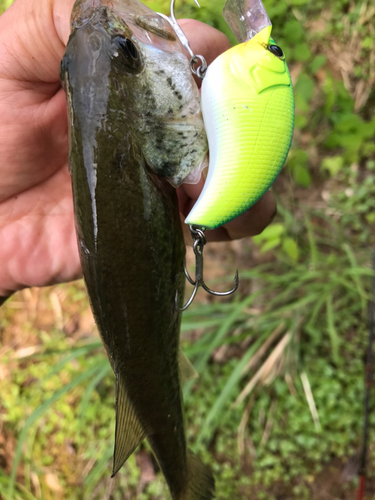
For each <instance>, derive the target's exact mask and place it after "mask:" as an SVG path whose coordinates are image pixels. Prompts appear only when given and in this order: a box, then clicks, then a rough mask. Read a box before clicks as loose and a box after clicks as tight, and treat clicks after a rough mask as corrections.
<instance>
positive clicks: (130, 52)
mask: <svg viewBox="0 0 375 500" xmlns="http://www.w3.org/2000/svg"><path fill="white" fill-rule="evenodd" d="M113 41H114V42H115V44H116V45H117V47H118V48H119V49H120V50H121V51H122V52H123V53H124V55H125V56H126V57H129V56H130V57H131V59H134V60H137V59H138V49H137V47H136V46H135V45H134V43H133V42H132V41H131V40H129V38H125V37H124V36H122V35H118V36H116V37H115V38H114V40H113Z"/></svg>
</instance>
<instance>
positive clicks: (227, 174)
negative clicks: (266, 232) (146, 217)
mask: <svg viewBox="0 0 375 500" xmlns="http://www.w3.org/2000/svg"><path fill="white" fill-rule="evenodd" d="M271 29H272V27H271V26H266V27H265V28H263V29H262V30H261V31H260V32H259V33H257V34H256V35H255V36H254V37H253V38H252V39H250V40H249V41H247V42H245V43H242V44H239V45H237V46H235V47H233V48H232V49H230V50H228V51H226V52H224V53H223V54H221V55H220V56H219V57H218V58H217V59H216V60H215V61H214V62H213V63H212V64H211V65H210V66H209V68H208V70H207V74H206V77H205V79H204V81H203V84H202V93H201V102H202V113H203V119H204V123H205V128H206V133H207V138H208V143H209V152H210V162H209V169H208V176H207V179H206V183H205V186H204V188H203V191H202V193H201V195H200V197H199V198H198V200H197V202H196V204H195V205H194V207H193V209H192V210H191V212H190V213H189V215H188V217H187V218H186V220H185V222H186V224H191V225H197V226H201V227H204V228H207V229H214V228H217V227H219V226H222V225H223V224H225V223H227V222H229V221H230V220H232V219H234V218H235V217H237V216H239V215H241V214H242V213H243V212H245V211H246V210H247V209H248V208H250V207H251V206H252V205H253V204H254V203H255V202H256V201H258V200H259V198H260V197H261V196H262V195H263V194H264V193H265V192H266V191H267V189H269V188H270V186H271V185H272V183H273V182H274V180H275V179H276V177H277V175H278V174H279V172H280V170H281V168H282V167H283V165H284V163H285V160H286V157H287V154H288V151H289V148H290V145H291V140H292V134H293V126H294V98H293V89H292V83H291V78H290V74H289V71H288V67H287V65H286V62H285V58H284V56H283V55H282V56H281V57H278V56H277V55H275V53H273V52H271V51H270V47H275V45H274V41H273V40H272V38H271V37H270V35H271ZM277 48H278V47H277ZM278 49H279V48H278ZM281 54H282V51H281Z"/></svg>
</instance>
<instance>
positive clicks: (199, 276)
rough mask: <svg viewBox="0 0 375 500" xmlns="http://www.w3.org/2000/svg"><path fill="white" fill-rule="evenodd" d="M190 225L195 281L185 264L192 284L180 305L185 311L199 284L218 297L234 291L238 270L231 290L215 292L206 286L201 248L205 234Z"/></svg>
mask: <svg viewBox="0 0 375 500" xmlns="http://www.w3.org/2000/svg"><path fill="white" fill-rule="evenodd" d="M189 227H190V232H191V236H192V238H193V240H194V244H193V250H194V254H195V281H194V280H193V279H192V278H191V276H190V274H189V271H188V270H187V269H186V266H184V271H185V276H186V278H187V279H188V281H189V283H191V284H192V285H193V286H194V290H193V293H192V294H191V296H190V299H189V300H188V301H187V302H186V304H185V305H184V306H183V307H181V309H180V311H185V310H186V309H187V308H188V307H189V306H190V304H191V303H192V302H193V300H194V298H195V296H196V295H197V291H198V288H199V287H200V286H201V287H202V288H203V289H204V290H206V292H207V293H210V294H211V295H218V296H220V297H225V296H227V295H231V294H232V293H234V292H235V291H236V290H237V288H238V282H239V281H238V270H237V271H236V274H235V276H234V280H233V281H234V287H233V288H232V289H231V290H228V291H227V292H215V291H214V290H211V289H210V288H208V286H207V285H206V283H205V282H204V279H203V248H204V245H205V244H206V242H207V241H206V236H205V234H204V231H203V230H202V229H199V228H198V227H196V226H189Z"/></svg>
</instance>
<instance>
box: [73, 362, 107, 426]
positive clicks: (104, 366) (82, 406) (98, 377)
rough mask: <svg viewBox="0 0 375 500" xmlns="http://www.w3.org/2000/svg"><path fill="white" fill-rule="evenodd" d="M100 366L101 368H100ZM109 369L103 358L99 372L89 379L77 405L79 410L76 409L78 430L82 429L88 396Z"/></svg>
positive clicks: (89, 396)
mask: <svg viewBox="0 0 375 500" xmlns="http://www.w3.org/2000/svg"><path fill="white" fill-rule="evenodd" d="M100 367H102V368H100ZM111 371H112V370H111V365H110V364H109V363H108V360H104V362H103V363H100V366H99V372H98V373H97V375H96V376H95V377H94V378H93V379H92V380H91V382H90V383H89V384H88V386H87V387H86V389H85V392H84V394H83V396H82V399H81V402H80V405H79V410H78V430H81V429H82V426H83V423H84V420H83V418H84V415H85V413H86V410H87V407H88V405H89V402H90V398H91V396H92V393H93V392H94V390H95V388H96V386H97V385H98V384H99V383H100V382H101V381H102V380H103V378H104V377H105V376H106V375H107V374H108V373H110V372H111Z"/></svg>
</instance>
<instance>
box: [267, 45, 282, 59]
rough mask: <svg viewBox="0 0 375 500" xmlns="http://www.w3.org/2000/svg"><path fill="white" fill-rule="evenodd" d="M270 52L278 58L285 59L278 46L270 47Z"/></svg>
mask: <svg viewBox="0 0 375 500" xmlns="http://www.w3.org/2000/svg"><path fill="white" fill-rule="evenodd" d="M268 50H269V51H270V52H271V53H272V54H273V55H275V56H276V57H284V52H283V51H282V49H281V48H280V47H279V46H278V45H269V46H268Z"/></svg>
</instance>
